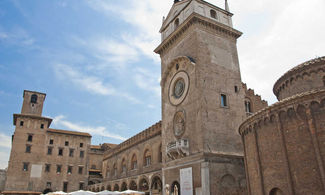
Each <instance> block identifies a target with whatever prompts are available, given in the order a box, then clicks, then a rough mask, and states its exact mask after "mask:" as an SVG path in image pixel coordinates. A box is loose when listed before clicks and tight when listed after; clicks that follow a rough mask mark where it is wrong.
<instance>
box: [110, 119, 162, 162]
mask: <svg viewBox="0 0 325 195" xmlns="http://www.w3.org/2000/svg"><path fill="white" fill-rule="evenodd" d="M160 134H161V121H159V122H158V123H156V124H154V125H152V126H151V127H149V128H147V129H146V130H144V131H141V132H140V133H138V134H136V135H135V136H133V137H131V138H130V139H127V140H126V141H124V142H122V143H120V144H119V145H117V146H115V147H114V148H112V149H111V150H108V151H107V152H105V154H104V159H107V158H109V157H111V156H113V155H116V154H118V153H120V152H122V151H124V150H126V149H128V148H130V147H132V146H134V145H136V144H139V143H141V142H144V141H146V140H148V139H150V138H152V137H154V136H157V135H160Z"/></svg>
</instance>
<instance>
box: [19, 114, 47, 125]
mask: <svg viewBox="0 0 325 195" xmlns="http://www.w3.org/2000/svg"><path fill="white" fill-rule="evenodd" d="M13 117H14V120H13V124H14V125H16V122H17V118H18V117H21V118H31V119H38V120H46V121H48V127H50V125H51V122H52V120H53V119H51V118H46V117H42V116H37V115H32V114H14V115H13Z"/></svg>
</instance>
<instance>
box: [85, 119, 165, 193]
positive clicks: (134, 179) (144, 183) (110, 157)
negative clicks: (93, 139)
mask: <svg viewBox="0 0 325 195" xmlns="http://www.w3.org/2000/svg"><path fill="white" fill-rule="evenodd" d="M161 140H162V138H161V122H159V123H157V124H155V125H153V126H152V127H150V128H148V129H146V130H144V131H142V132H141V133H139V134H137V135H135V136H133V137H132V138H130V139H128V140H126V141H125V142H123V143H121V144H119V145H117V146H116V147H114V148H113V149H111V150H108V151H107V152H105V154H104V157H103V163H102V166H103V182H102V183H100V184H95V185H92V186H89V187H88V189H89V190H92V191H100V190H103V189H107V190H114V191H115V190H117V191H118V190H127V189H132V190H141V191H144V192H148V193H149V192H151V193H152V194H160V193H161V192H162V182H161V181H162V180H161V168H162V153H161V151H162V150H161Z"/></svg>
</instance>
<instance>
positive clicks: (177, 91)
mask: <svg viewBox="0 0 325 195" xmlns="http://www.w3.org/2000/svg"><path fill="white" fill-rule="evenodd" d="M184 90H185V82H184V79H182V78H180V79H178V80H177V81H176V83H175V86H174V96H175V98H177V99H178V98H180V97H181V96H182V95H183V93H184Z"/></svg>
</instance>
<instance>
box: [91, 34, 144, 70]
mask: <svg viewBox="0 0 325 195" xmlns="http://www.w3.org/2000/svg"><path fill="white" fill-rule="evenodd" d="M93 42H94V44H95V45H94V47H95V48H96V49H97V57H98V58H100V59H103V60H105V61H106V62H108V63H114V64H117V65H119V64H120V65H121V64H122V65H123V64H125V63H129V62H133V61H137V60H138V52H137V50H136V49H135V48H133V47H132V46H130V45H128V44H127V43H122V42H118V41H115V40H107V39H98V40H95V41H93Z"/></svg>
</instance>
